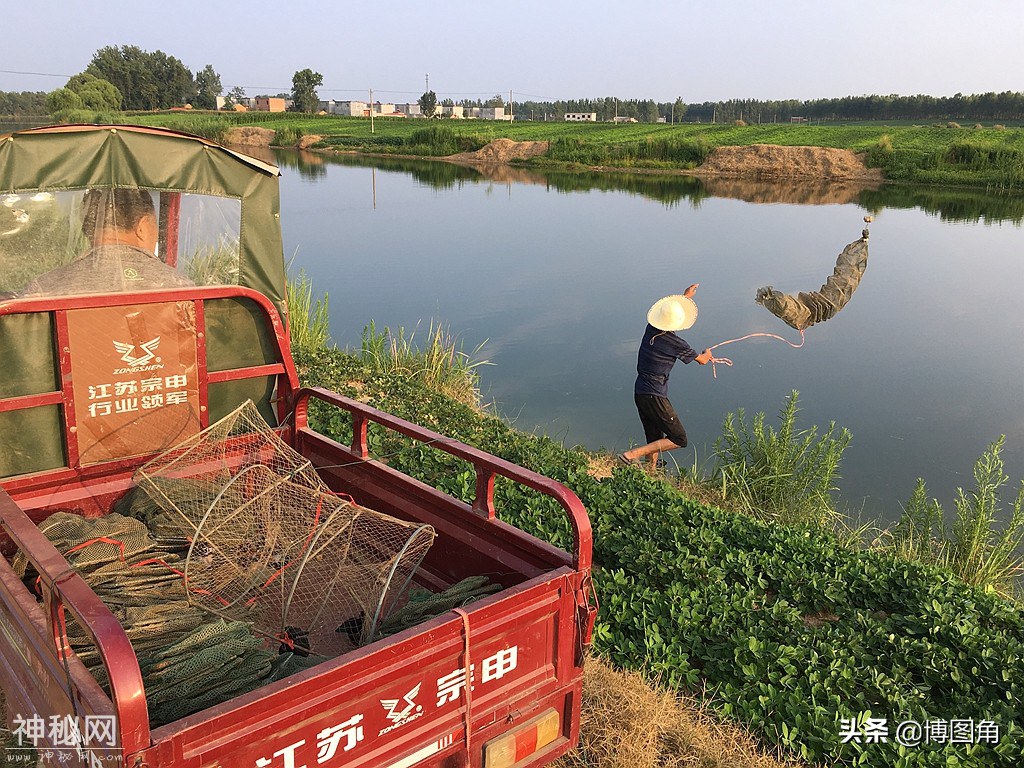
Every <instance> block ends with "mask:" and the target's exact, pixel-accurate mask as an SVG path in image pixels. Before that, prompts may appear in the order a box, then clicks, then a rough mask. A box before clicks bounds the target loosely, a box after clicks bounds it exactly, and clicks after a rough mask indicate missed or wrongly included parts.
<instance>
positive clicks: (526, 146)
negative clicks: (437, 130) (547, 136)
mask: <svg viewBox="0 0 1024 768" xmlns="http://www.w3.org/2000/svg"><path fill="white" fill-rule="evenodd" d="M547 151H548V142H546V141H512V139H495V140H494V141H492V142H491V143H490V144H488V145H487V146H486V147H483V148H481V149H478V150H477V151H476V152H460V153H459V154H457V155H449V156H448V157H447V159H448V160H455V161H458V162H463V163H507V162H510V161H512V160H529V159H530V158H531V157H537V156H538V155H543V154H544V153H545V152H547Z"/></svg>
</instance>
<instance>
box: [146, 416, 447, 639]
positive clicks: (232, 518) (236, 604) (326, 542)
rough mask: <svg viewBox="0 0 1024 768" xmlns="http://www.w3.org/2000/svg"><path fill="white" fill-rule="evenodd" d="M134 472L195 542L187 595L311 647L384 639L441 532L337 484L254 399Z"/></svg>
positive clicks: (171, 526) (160, 526)
mask: <svg viewBox="0 0 1024 768" xmlns="http://www.w3.org/2000/svg"><path fill="white" fill-rule="evenodd" d="M135 479H136V483H137V484H138V487H139V488H140V489H142V490H143V491H144V492H145V494H146V495H147V496H148V498H149V500H150V501H151V502H152V509H151V521H150V522H151V525H153V526H154V527H155V529H156V530H158V531H160V532H161V534H162V535H163V536H166V537H172V538H173V537H175V536H177V537H179V538H180V539H181V540H183V541H184V542H185V543H186V546H187V549H186V550H185V552H184V555H183V558H182V559H183V567H182V568H181V571H182V578H183V587H184V592H185V595H186V599H187V600H188V601H189V602H190V603H191V604H195V605H199V606H201V607H202V608H204V609H206V610H209V611H212V612H214V613H217V614H219V615H222V616H224V617H225V618H228V619H236V620H237V619H244V620H246V621H250V622H252V623H253V624H254V625H255V626H256V627H257V628H258V629H260V630H261V631H264V632H266V633H267V634H269V635H271V636H273V637H277V638H282V639H283V640H284V642H286V643H289V644H292V643H294V644H296V646H297V649H299V650H303V651H308V650H310V649H312V650H314V651H315V652H316V653H318V654H323V655H336V654H338V653H341V652H343V651H344V650H346V649H348V648H350V647H351V646H352V645H353V644H355V645H360V644H363V643H366V642H369V641H370V640H371V639H373V637H374V635H375V633H376V630H377V627H378V625H379V624H380V623H381V622H382V621H383V620H384V619H385V618H386V617H387V616H388V615H389V614H390V612H391V611H392V610H393V609H394V608H395V606H396V604H397V603H398V602H399V601H400V599H401V596H402V595H403V593H404V592H405V589H406V587H407V585H408V584H409V581H410V580H411V579H412V576H413V574H414V573H415V571H416V568H417V567H418V566H419V564H420V562H421V561H422V559H423V557H424V556H425V555H426V553H427V550H428V549H429V547H430V545H431V544H432V543H433V540H434V529H433V528H432V527H431V526H429V525H423V524H418V523H410V522H406V521H403V520H399V519H396V518H394V517H390V516H388V515H384V514H381V513H379V512H375V511H373V510H371V509H367V508H366V507H363V506H360V505H358V504H356V503H355V502H354V501H353V500H352V499H351V497H348V496H346V495H344V494H335V493H333V492H332V491H331V490H330V489H329V488H328V487H327V486H326V484H324V482H323V481H322V480H321V479H320V477H319V475H317V473H316V471H315V470H314V468H313V467H312V465H311V464H310V462H309V461H308V460H306V459H304V458H303V457H302V456H300V455H299V454H298V453H296V452H295V451H294V450H292V449H291V448H290V447H289V446H288V445H287V444H286V443H285V442H284V441H283V440H281V438H280V437H279V436H278V435H277V433H276V432H275V431H274V429H273V428H272V427H270V426H269V425H268V424H267V423H266V422H265V421H264V420H263V418H262V417H261V416H260V414H259V412H258V410H257V409H256V407H255V405H253V404H252V403H251V402H248V403H246V404H245V405H243V406H241V407H240V408H238V409H237V410H235V411H233V412H232V413H230V414H228V416H226V417H224V418H223V419H221V420H220V421H219V422H217V423H216V424H213V425H211V426H210V427H208V428H207V429H205V430H204V431H202V432H201V433H199V434H198V435H196V436H195V437H193V438H191V439H189V440H187V441H185V442H184V443H182V444H180V445H178V446H176V447H174V448H172V449H170V450H168V451H165V452H164V453H162V454H160V455H159V456H157V457H156V458H154V459H153V460H151V461H150V462H148V463H147V464H146V465H145V466H143V467H142V468H141V469H139V471H138V472H137V473H136V478H135ZM342 628H344V630H343V631H339V630H342Z"/></svg>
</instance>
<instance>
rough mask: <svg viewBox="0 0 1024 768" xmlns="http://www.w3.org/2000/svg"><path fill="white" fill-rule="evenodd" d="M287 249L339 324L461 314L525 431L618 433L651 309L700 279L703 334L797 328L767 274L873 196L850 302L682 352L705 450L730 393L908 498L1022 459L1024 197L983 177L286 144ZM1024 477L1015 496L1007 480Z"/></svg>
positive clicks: (874, 500)
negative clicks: (782, 176)
mask: <svg viewBox="0 0 1024 768" xmlns="http://www.w3.org/2000/svg"><path fill="white" fill-rule="evenodd" d="M277 157H278V162H279V163H281V164H282V166H283V173H284V177H283V185H282V222H283V227H284V237H285V251H286V255H287V256H291V255H292V254H294V266H295V267H302V268H304V269H305V270H306V271H307V273H308V274H309V275H310V276H311V277H312V279H313V282H314V287H315V289H316V290H318V291H321V292H327V293H328V294H329V295H330V309H331V328H332V334H333V337H334V340H335V341H336V342H337V343H338V344H339V346H343V347H344V346H358V345H359V341H360V334H361V331H362V329H363V326H364V325H366V323H367V322H368V321H370V320H373V321H375V322H376V324H377V327H378V328H380V327H383V326H390V327H391V328H397V327H398V326H403V327H404V328H405V329H406V330H407V331H408V330H410V329H413V328H415V327H419V328H420V333H421V334H423V335H425V332H426V328H427V326H428V325H429V323H430V321H431V319H434V320H440V321H442V322H443V323H445V324H446V325H447V326H448V327H449V328H450V329H451V330H452V331H453V332H454V333H456V334H457V335H458V336H459V337H460V338H461V339H462V340H463V342H464V345H465V349H466V350H472V349H473V348H475V347H476V346H477V345H479V344H483V348H482V350H481V351H480V357H482V358H486V359H487V360H489V361H490V362H491V363H493V365H491V366H486V367H483V368H481V369H480V371H481V374H482V388H483V390H484V393H485V396H486V398H487V399H488V400H490V401H493V402H494V403H495V404H496V406H497V409H498V411H499V412H500V413H501V414H503V415H504V416H506V417H508V418H509V419H511V420H512V421H513V422H514V423H515V424H516V426H517V427H519V428H520V429H523V430H526V431H538V432H543V433H546V434H548V435H551V436H553V437H556V438H559V439H561V440H562V441H563V442H564V443H565V444H566V445H575V444H582V445H584V446H586V447H588V448H592V449H598V448H608V449H615V450H624V449H625V448H627V447H628V446H630V445H631V444H635V443H637V442H641V441H642V436H643V435H642V431H641V429H640V424H639V421H638V418H637V415H636V412H635V408H634V406H633V398H632V385H633V378H634V375H635V364H636V348H637V344H638V341H639V339H640V337H641V335H642V334H643V331H644V326H645V322H646V320H645V317H646V312H647V309H648V307H650V305H651V304H652V303H653V302H654V301H655V300H656V299H658V298H660V297H661V296H664V295H667V294H671V293H678V292H682V291H683V290H684V289H685V288H686V286H688V285H689V284H690V283H693V282H699V283H700V289H699V291H698V292H697V295H696V297H695V298H696V301H697V303H698V305H699V308H700V316H699V319H698V320H697V323H696V325H695V326H694V327H693V328H691V329H690V330H688V331H685V332H681V333H680V335H681V336H683V337H684V338H685V339H686V340H687V341H688V342H689V343H690V344H691V345H692V346H693V347H695V348H696V349H698V350H700V349H703V348H704V347H707V346H710V345H713V344H716V343H718V342H721V341H723V340H726V339H732V338H736V337H739V336H742V335H745V334H748V333H751V332H771V333H776V334H779V335H782V336H785V337H786V338H789V339H792V340H794V341H798V340H799V335H798V333H797V332H796V331H793V330H792V329H790V328H789V327H787V326H786V325H784V324H783V323H782V322H781V321H780V320H778V319H776V318H775V317H774V316H772V315H771V314H769V313H768V312H767V311H766V310H765V309H764V308H762V307H760V306H758V305H757V304H755V303H754V301H753V298H754V294H755V291H756V290H757V288H759V287H761V286H764V285H769V284H770V285H773V286H775V287H776V288H778V289H779V290H782V291H786V292H796V291H801V290H803V291H806V290H816V289H817V288H818V287H819V286H820V285H821V284H822V283H823V282H824V280H825V278H826V277H828V276H829V275H830V274H831V273H832V268H833V266H834V264H835V259H836V256H837V255H838V254H839V252H840V251H841V250H842V248H843V247H844V246H845V245H846V244H847V243H849V242H851V241H852V240H854V239H856V238H857V237H859V236H860V232H861V229H862V227H863V226H864V224H863V221H862V217H863V216H865V215H866V214H872V215H873V216H874V217H875V221H874V223H873V224H871V226H870V228H871V238H870V261H869V265H868V269H867V272H866V273H865V275H864V278H863V281H862V283H861V285H860V288H859V289H858V290H857V292H856V294H855V295H854V297H853V300H852V301H851V302H850V304H849V305H848V306H847V307H846V308H845V309H844V310H843V311H842V312H841V313H840V314H839V315H837V316H836V317H835V318H833V319H832V320H830V321H828V322H827V323H824V324H820V325H816V326H814V327H812V328H810V329H808V331H807V334H806V335H807V339H806V344H805V345H804V346H803V348H801V349H791V348H790V347H788V346H787V345H785V344H783V343H781V342H779V341H775V340H771V339H761V338H759V339H754V340H750V341H744V342H740V343H737V344H733V345H731V346H729V347H726V348H723V349H721V350H718V354H723V355H725V356H728V357H730V358H732V360H733V361H734V363H735V365H734V366H733V367H731V368H730V367H725V366H719V367H718V376H717V378H714V377H713V376H712V369H711V367H710V366H705V367H700V366H697V365H696V364H693V365H689V366H683V365H682V364H679V365H677V366H676V368H675V370H674V372H673V374H672V379H671V385H670V393H671V397H672V400H673V402H674V404H675V406H676V409H677V410H678V411H679V414H680V416H681V418H682V420H683V423H684V424H685V426H686V428H687V432H688V433H689V434H690V435H691V447H690V448H688V449H686V450H683V451H676V452H675V456H676V460H677V461H678V462H679V463H680V464H682V465H684V466H689V465H691V464H692V463H693V462H694V461H697V462H704V461H706V459H707V458H708V456H709V453H710V449H711V445H712V444H713V442H714V440H715V438H716V436H718V435H719V434H720V432H721V425H722V421H723V418H724V417H725V415H726V413H727V412H729V411H735V410H736V409H739V408H742V409H744V410H745V411H746V412H747V414H748V416H749V415H752V414H754V413H756V412H758V411H765V412H767V413H768V414H769V416H770V417H772V418H774V416H775V414H776V413H777V412H778V410H779V409H780V408H781V407H782V406H783V404H784V401H785V399H786V397H787V395H788V394H789V393H790V392H791V391H793V390H798V391H799V393H800V398H799V402H800V407H801V409H802V411H801V416H800V422H801V424H802V425H803V426H810V425H814V424H816V425H820V426H821V427H827V425H828V423H829V422H830V421H832V420H834V421H835V422H837V424H838V425H839V426H843V427H847V428H848V429H849V430H850V431H851V432H852V434H853V442H852V443H851V445H850V447H849V448H848V449H847V451H846V454H845V456H844V461H843V466H842V470H841V473H842V479H841V480H840V481H839V487H840V491H841V493H840V499H841V501H842V503H844V504H845V505H846V506H847V507H848V508H850V509H851V510H852V511H854V512H857V511H863V513H865V514H866V515H868V516H870V517H880V518H882V519H885V520H892V519H895V518H896V517H898V515H899V511H900V503H901V502H902V501H905V500H906V499H907V498H908V497H909V495H910V493H911V491H912V490H913V488H914V484H915V479H916V478H917V477H923V478H925V480H926V481H927V483H928V489H929V493H930V495H932V496H936V497H938V498H939V499H940V501H942V502H943V503H944V504H945V505H946V507H947V508H951V507H952V498H953V494H954V491H955V488H956V487H957V486H965V487H969V486H970V485H971V483H972V474H971V471H972V465H973V463H974V461H975V460H976V459H977V457H978V456H979V455H980V454H981V452H982V451H983V450H984V449H985V447H986V446H987V445H988V444H989V443H990V442H991V441H993V440H994V439H996V438H997V437H998V436H999V435H1001V434H1005V435H1006V436H1007V442H1006V447H1005V449H1004V453H1003V455H1004V459H1005V461H1006V463H1007V471H1008V474H1009V475H1010V477H1011V479H1012V483H1011V484H1012V485H1016V483H1018V482H1019V481H1020V479H1021V478H1022V477H1024V313H1022V312H1021V310H1020V299H1019V297H1020V296H1021V295H1024V254H1022V246H1024V233H1022V231H1021V222H1022V220H1024V200H1022V199H1021V198H1019V197H1006V196H995V195H985V194H983V193H979V192H976V191H965V190H947V191H943V190H937V189H912V188H905V187H904V188H882V189H875V190H872V189H859V188H856V187H850V186H846V185H831V186H830V185H826V184H811V183H807V184H795V185H784V186H772V185H767V184H761V185H759V184H753V183H739V182H729V183H724V182H718V183H708V184H704V183H702V182H700V181H697V180H695V179H691V178H687V177H678V176H672V177H663V176H615V175H609V174H593V175H581V174H552V175H548V176H541V175H538V174H534V173H527V172H524V171H509V170H508V169H505V170H504V171H494V172H492V173H491V175H490V176H487V175H484V174H482V173H480V172H478V171H475V170H471V169H466V168H460V167H457V166H453V165H449V164H445V163H429V162H427V163H415V162H401V161H395V160H380V161H371V160H367V159H354V158H345V157H339V158H324V157H321V156H316V155H309V154H303V155H299V154H298V153H294V152H293V153H279V154H278V156H277ZM1007 495H1009V494H1007Z"/></svg>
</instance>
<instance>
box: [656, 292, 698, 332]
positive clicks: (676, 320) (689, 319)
mask: <svg viewBox="0 0 1024 768" xmlns="http://www.w3.org/2000/svg"><path fill="white" fill-rule="evenodd" d="M647 322H648V323H650V324H651V325H653V326H654V327H655V328H657V329H658V330H659V331H682V330H685V329H686V328H689V327H690V326H691V325H693V324H694V323H695V322H697V305H696V304H695V303H694V301H693V299H691V298H688V297H686V296H681V295H676V296H666V297H665V298H663V299H658V301H656V302H654V306H653V307H651V309H650V310H649V311H648V312H647Z"/></svg>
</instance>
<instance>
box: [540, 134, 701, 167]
mask: <svg viewBox="0 0 1024 768" xmlns="http://www.w3.org/2000/svg"><path fill="white" fill-rule="evenodd" d="M713 148H714V145H713V144H712V143H711V141H710V140H709V139H708V138H707V137H706V136H703V135H696V136H692V137H689V138H677V137H649V138H646V139H643V140H640V141H627V142H621V143H613V144H612V143H608V142H607V141H591V140H588V139H584V138H581V137H564V138H560V139H556V140H555V141H553V142H552V143H551V148H550V150H549V152H548V155H549V157H550V158H551V159H552V160H557V161H561V162H567V163H579V164H581V165H612V166H616V167H630V166H637V167H660V166H681V167H684V168H692V167H694V166H697V165H700V164H701V163H703V162H704V161H705V160H706V159H707V157H708V155H709V154H711V150H712V149H713Z"/></svg>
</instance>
